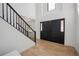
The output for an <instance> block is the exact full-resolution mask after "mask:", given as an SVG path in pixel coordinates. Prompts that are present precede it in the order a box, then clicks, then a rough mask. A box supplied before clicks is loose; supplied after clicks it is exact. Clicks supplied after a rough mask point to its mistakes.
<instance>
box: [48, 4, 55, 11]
mask: <svg viewBox="0 0 79 59" xmlns="http://www.w3.org/2000/svg"><path fill="white" fill-rule="evenodd" d="M53 9H55V3H48V11H51V10H53Z"/></svg>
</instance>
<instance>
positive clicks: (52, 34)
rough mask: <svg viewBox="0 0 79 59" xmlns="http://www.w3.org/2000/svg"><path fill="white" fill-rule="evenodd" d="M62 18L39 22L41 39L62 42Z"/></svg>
mask: <svg viewBox="0 0 79 59" xmlns="http://www.w3.org/2000/svg"><path fill="white" fill-rule="evenodd" d="M62 21H63V25H64V19H58V20H52V21H45V22H41V28H42V29H41V39H44V40H49V41H52V42H57V43H61V44H64V30H63V29H64V26H63V29H62V27H61V26H62V25H61V24H62Z"/></svg>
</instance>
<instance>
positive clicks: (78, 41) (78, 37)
mask: <svg viewBox="0 0 79 59" xmlns="http://www.w3.org/2000/svg"><path fill="white" fill-rule="evenodd" d="M78 10H79V5H78V4H77V21H76V44H77V45H76V49H77V50H78V53H79V11H78Z"/></svg>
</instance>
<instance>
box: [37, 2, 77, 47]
mask: <svg viewBox="0 0 79 59" xmlns="http://www.w3.org/2000/svg"><path fill="white" fill-rule="evenodd" d="M55 6H56V7H55V9H54V10H52V11H49V12H47V13H46V15H44V16H43V17H41V20H40V22H41V21H47V20H55V19H59V18H65V45H69V46H73V47H76V39H75V26H76V25H75V22H76V3H63V4H62V3H57V4H56V5H55ZM57 7H58V8H57ZM38 31H39V32H40V30H38Z"/></svg>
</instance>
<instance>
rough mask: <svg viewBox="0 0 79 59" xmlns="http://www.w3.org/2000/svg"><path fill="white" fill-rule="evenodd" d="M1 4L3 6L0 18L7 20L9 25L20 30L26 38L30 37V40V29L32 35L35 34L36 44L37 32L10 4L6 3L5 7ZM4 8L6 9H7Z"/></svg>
mask: <svg viewBox="0 0 79 59" xmlns="http://www.w3.org/2000/svg"><path fill="white" fill-rule="evenodd" d="M1 4H2V16H0V17H2V18H3V19H4V20H6V22H7V23H9V24H10V25H12V26H13V27H14V28H16V29H17V30H19V31H20V32H21V33H23V34H24V35H25V36H27V37H29V38H30V39H32V38H31V35H30V34H29V31H28V30H27V29H28V28H29V29H30V30H32V33H31V34H33V37H34V38H33V39H32V40H34V41H35V42H36V31H35V30H33V29H32V28H31V27H30V25H29V24H28V23H27V22H26V21H25V20H24V19H23V18H22V17H21V16H20V15H19V13H18V12H17V11H16V10H15V9H14V8H13V7H12V6H11V5H10V4H9V3H6V5H4V3H1ZM4 7H6V9H5V8H4ZM5 13H6V19H5V15H4V14H5ZM15 14H16V16H15ZM9 16H10V17H9ZM15 17H16V19H15ZM9 21H10V22H9ZM15 25H16V26H15Z"/></svg>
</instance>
